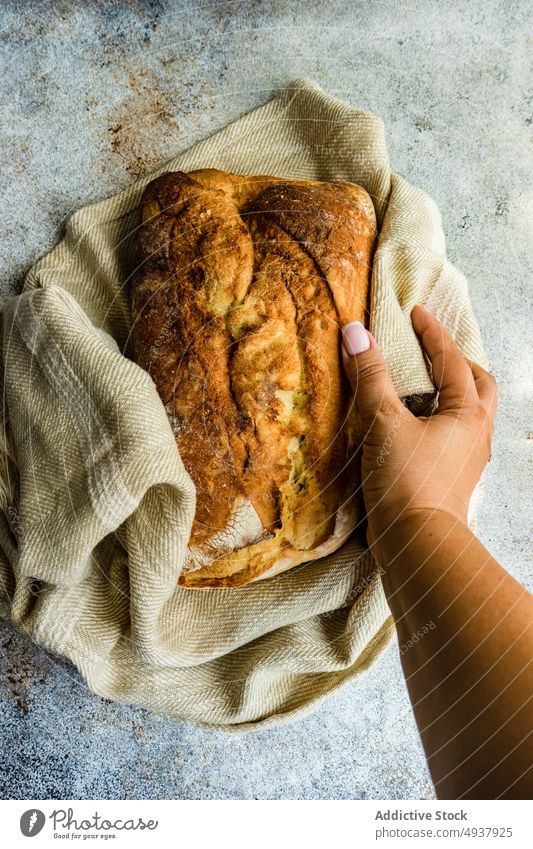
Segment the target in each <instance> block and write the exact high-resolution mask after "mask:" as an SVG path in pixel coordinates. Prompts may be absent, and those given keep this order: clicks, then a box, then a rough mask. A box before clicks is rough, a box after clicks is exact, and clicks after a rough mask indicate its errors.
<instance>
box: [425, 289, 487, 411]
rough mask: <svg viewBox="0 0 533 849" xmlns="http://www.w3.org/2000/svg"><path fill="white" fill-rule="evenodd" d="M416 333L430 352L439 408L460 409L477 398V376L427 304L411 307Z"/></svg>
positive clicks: (428, 352)
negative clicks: (425, 305) (475, 378)
mask: <svg viewBox="0 0 533 849" xmlns="http://www.w3.org/2000/svg"><path fill="white" fill-rule="evenodd" d="M411 320H412V322H413V328H414V330H415V333H416V334H417V336H418V337H419V338H420V341H421V343H422V347H423V348H424V351H425V352H426V354H427V355H428V357H429V359H430V361H431V366H432V369H433V379H434V382H435V385H436V387H437V389H438V390H439V392H440V395H439V411H442V410H456V409H460V408H461V407H462V406H463V405H464V404H465V402H466V401H473V400H476V399H477V393H476V388H475V384H474V376H473V374H472V371H471V370H470V368H469V365H468V363H467V361H466V360H465V359H464V357H463V356H461V354H460V352H459V350H458V348H457V346H456V345H455V344H454V342H453V340H452V339H451V337H450V335H449V334H448V333H447V331H446V330H445V329H444V327H443V326H442V325H441V324H440V322H438V321H437V319H436V318H435V316H434V315H432V314H431V313H430V312H429V311H428V310H427V309H426V308H425V307H422V306H420V305H419V304H417V305H416V306H415V307H413V309H412V310H411Z"/></svg>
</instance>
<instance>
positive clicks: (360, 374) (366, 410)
mask: <svg viewBox="0 0 533 849" xmlns="http://www.w3.org/2000/svg"><path fill="white" fill-rule="evenodd" d="M342 360H343V363H344V369H345V371H346V375H347V377H348V380H349V381H350V385H351V387H352V390H353V393H354V398H355V403H356V406H357V409H358V411H359V415H360V416H361V421H362V423H363V427H364V429H365V430H369V429H370V428H371V427H372V424H373V423H374V421H375V419H376V417H378V415H380V414H381V415H383V416H384V417H386V418H388V417H389V416H390V415H391V414H394V413H399V412H401V413H405V407H404V406H403V404H402V402H401V401H400V399H399V398H398V395H397V394H396V390H395V389H394V386H393V384H392V380H391V379H390V375H389V372H388V369H387V365H386V363H385V359H384V357H383V354H382V353H381V350H380V348H379V345H378V343H377V342H376V340H375V339H374V337H373V336H372V334H371V333H369V332H368V330H365V328H364V327H363V325H362V324H361V322H360V321H352V322H350V324H345V325H344V327H343V328H342Z"/></svg>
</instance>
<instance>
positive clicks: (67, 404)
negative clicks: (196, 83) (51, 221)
mask: <svg viewBox="0 0 533 849" xmlns="http://www.w3.org/2000/svg"><path fill="white" fill-rule="evenodd" d="M205 167H216V168H221V169H224V170H227V171H233V172H236V173H252V174H253V173H259V174H273V175H276V176H285V177H289V178H300V179H302V178H303V179H310V180H351V181H353V182H355V183H359V184H361V185H362V186H364V187H365V188H366V189H367V191H368V192H369V193H370V195H371V196H372V198H373V201H374V204H375V207H376V211H377V215H378V221H379V226H380V238H379V244H378V248H377V252H376V256H375V263H374V270H373V277H372V301H371V312H370V326H371V329H372V331H373V333H374V334H375V335H376V337H377V338H378V340H379V342H380V343H381V345H382V347H383V349H384V352H385V355H386V357H387V360H388V363H389V366H390V369H391V373H392V377H393V380H394V383H395V386H396V389H397V390H398V392H399V393H400V395H402V396H404V397H405V396H411V395H422V396H426V395H428V394H430V393H432V392H433V387H432V384H431V381H430V379H429V376H428V373H427V369H426V365H425V362H424V358H423V356H422V354H421V351H420V348H419V345H418V342H417V340H416V337H415V336H414V334H413V331H412V328H411V324H410V321H409V311H410V308H411V307H412V305H413V304H414V303H416V302H424V303H426V304H427V305H428V306H429V308H430V309H431V310H432V311H433V312H434V313H435V314H436V315H437V316H438V318H439V319H441V320H442V321H443V322H444V324H445V325H446V326H447V328H448V329H449V331H450V332H451V334H452V336H454V337H455V339H456V340H457V342H458V344H459V346H460V347H461V349H462V350H463V352H464V353H465V354H466V355H467V356H468V357H470V358H472V359H474V360H477V361H478V362H481V363H483V362H484V354H483V350H482V346H481V341H480V337H479V332H478V328H477V325H476V322H475V320H474V317H473V315H472V310H471V307H470V302H469V299H468V292H467V286H466V282H465V280H464V278H463V277H462V276H461V275H460V274H459V272H457V271H456V270H455V269H454V268H453V267H452V266H451V265H450V264H449V262H448V261H447V259H446V255H445V247H444V238H443V233H442V229H441V224H440V218H439V213H438V210H437V208H436V207H435V204H434V203H433V202H432V201H431V200H430V198H429V197H428V196H427V195H426V194H424V192H422V191H420V190H419V189H417V188H414V187H413V186H411V185H410V184H409V183H408V182H407V181H406V180H404V179H403V178H401V177H399V176H396V175H394V174H392V173H391V171H390V169H389V164H388V159H387V152H386V148H385V141H384V130H383V125H382V122H381V121H380V120H379V119H378V118H375V117H374V116H372V115H369V114H367V113H365V112H360V111H358V110H357V109H354V108H353V107H351V106H348V105H346V104H345V103H343V102H341V101H339V100H337V99H336V98H334V97H330V96H329V95H327V94H325V93H324V92H322V91H321V90H320V88H318V86H316V85H315V84H314V83H312V82H310V81H307V80H298V81H296V82H295V83H294V84H293V85H291V86H290V87H289V88H288V89H287V90H285V91H283V92H282V93H281V94H280V95H279V96H278V97H276V98H275V99H274V100H272V101H271V102H269V103H267V104H266V105H265V106H262V107H261V108H259V109H256V110H255V111H254V112H251V113H250V114H248V115H245V116H244V117H243V118H241V119H239V120H238V121H236V122H235V123H234V124H232V125H231V126H229V127H226V128H225V129H224V130H222V131H221V132H219V133H217V134H216V135H214V136H213V137H211V138H209V139H207V140H206V141H204V142H201V143H200V144H197V145H196V146H195V147H194V148H192V149H191V150H188V151H186V152H185V153H183V154H181V155H179V156H177V157H176V158H175V159H173V160H171V161H170V162H168V163H167V164H166V165H165V166H164V167H163V168H161V169H160V171H159V172H157V173H162V172H163V171H165V170H173V169H174V170H176V169H183V170H190V169H193V168H205ZM154 176H155V175H154V174H150V175H149V176H148V177H146V178H144V179H142V180H139V181H138V182H137V183H136V184H135V185H133V186H132V187H131V188H129V189H127V190H126V191H123V192H121V193H120V194H118V195H116V196H115V197H113V198H110V199H109V200H106V201H103V202H101V203H97V204H94V205H92V206H89V207H86V208H84V209H81V210H80V211H79V212H77V213H76V214H75V215H73V216H72V218H71V219H70V221H69V223H68V225H67V228H66V234H65V238H64V239H63V241H62V242H61V243H60V244H59V245H57V247H56V248H55V249H54V250H53V251H52V252H51V253H50V254H48V256H46V257H44V258H43V259H41V260H40V261H39V262H38V263H37V264H36V265H35V266H34V267H33V268H32V269H31V271H30V272H29V274H28V277H27V280H26V283H25V287H24V291H23V293H22V295H20V296H19V297H17V298H14V299H12V300H11V301H10V302H9V303H8V304H7V306H6V308H5V311H4V323H3V368H4V398H5V410H4V415H5V416H6V426H7V425H8V427H6V440H5V446H4V451H3V452H1V458H2V474H1V478H2V487H1V495H2V503H1V505H0V507H1V510H0V568H1V572H0V577H1V581H2V583H1V586H0V591H1V602H0V603H1V613H2V615H4V616H6V617H8V618H10V619H11V621H12V622H13V623H14V624H15V625H16V626H17V627H18V628H20V629H21V630H23V631H25V632H26V633H27V634H28V635H29V636H30V637H31V638H32V639H33V640H35V641H36V642H38V643H40V644H41V645H43V646H44V647H46V648H47V649H51V650H52V651H55V652H58V653H60V654H61V655H64V656H66V657H67V658H69V659H70V660H71V661H72V662H73V663H74V664H75V665H76V666H77V667H78V669H79V670H80V671H81V673H82V675H83V676H84V678H85V680H86V681H87V683H88V685H89V687H90V688H91V689H92V690H94V691H95V692H96V693H99V694H101V695H102V696H105V697H107V698H111V699H117V700H120V701H125V702H130V703H132V704H136V705H141V706H142V707H145V708H149V709H151V710H154V711H157V712H158V713H161V714H166V715H168V716H171V717H174V718H177V719H183V720H187V721H190V722H194V723H198V724H205V725H210V726H216V727H224V728H235V727H240V728H242V727H246V726H249V725H252V724H253V725H255V724H258V723H262V724H263V725H265V724H271V723H273V722H276V721H279V720H282V719H287V718H294V717H296V716H299V715H302V714H303V713H304V712H305V711H307V710H308V709H309V708H310V706H311V705H313V704H316V703H317V702H318V701H319V700H320V699H321V698H322V697H323V696H325V695H326V694H327V693H330V692H331V691H333V690H334V689H336V688H337V687H339V686H340V685H342V684H343V682H345V681H347V680H349V679H351V678H353V677H354V676H357V675H359V674H360V673H361V672H362V671H364V670H365V669H367V668H368V666H369V665H370V664H371V663H372V662H373V661H374V660H375V659H376V657H377V656H378V655H379V653H380V652H381V650H382V649H383V648H384V646H385V645H386V644H387V641H388V640H389V637H390V634H391V630H392V624H391V620H390V618H389V613H388V608H387V605H386V602H385V599H384V596H383V593H382V589H381V584H380V579H379V575H378V574H377V571H376V569H375V565H374V564H373V562H372V559H371V557H370V556H369V554H368V552H367V551H366V550H365V547H364V540H363V539H362V537H357V536H356V537H355V538H354V539H352V540H350V541H349V542H348V543H346V544H345V545H344V547H343V548H342V549H341V550H340V551H338V552H337V553H335V554H334V555H331V556H329V557H327V558H325V559H323V560H321V561H318V562H316V563H314V564H311V565H307V566H305V567H304V568H300V569H295V570H293V571H292V572H287V573H285V574H283V575H280V576H279V577H276V578H272V579H270V580H266V581H261V582H258V583H254V584H251V585H249V586H246V587H243V588H240V589H211V590H209V589H207V590H190V589H185V588H181V587H177V585H176V582H177V579H178V575H179V573H180V568H181V565H182V563H183V558H184V553H185V549H186V545H187V539H188V533H189V529H190V525H191V521H192V517H193V513H194V497H195V496H194V488H193V486H192V483H191V481H190V479H189V477H188V475H187V473H186V472H185V469H184V467H183V465H182V462H181V459H180V457H179V454H178V451H177V448H176V445H175V442H174V439H173V436H172V432H171V429H170V425H169V423H168V421H167V419H166V416H165V411H164V409H163V406H162V404H161V402H160V400H159V397H158V395H157V392H156V390H155V386H154V384H153V383H152V380H151V379H150V377H149V376H148V374H146V373H145V372H143V371H142V370H141V369H140V368H139V367H138V366H137V365H135V364H134V363H133V362H132V361H131V360H130V359H129V358H128V354H129V346H128V335H129V330H130V315H129V302H128V275H129V273H130V271H131V267H132V265H131V263H132V242H133V235H134V231H135V228H136V226H137V209H138V204H139V200H140V197H141V194H142V191H143V189H144V187H145V185H146V183H147V182H148V181H149V180H150V179H152V178H153V177H154ZM2 430H4V429H3V428H2Z"/></svg>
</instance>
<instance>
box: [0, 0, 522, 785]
mask: <svg viewBox="0 0 533 849" xmlns="http://www.w3.org/2000/svg"><path fill="white" fill-rule="evenodd" d="M528 7H529V4H528V3H527V0H520V2H509V0H507V2H494V0H491V1H490V2H488V3H487V2H486V0H473V2H471V3H469V4H463V3H458V2H451V3H449V4H441V3H437V2H424V1H423V0H412V2H411V3H410V4H408V5H407V6H405V5H404V6H403V7H402V9H401V12H400V10H399V7H398V4H397V3H396V2H393V0H384V2H381V1H380V0H377V2H375V3H373V4H371V5H370V4H367V3H363V2H353V0H351V2H350V0H348V2H346V1H345V2H328V3H320V2H317V1H316V0H306V2H295V0H284V1H283V2H253V0H248V2H228V3H223V2H219V3H205V4H203V5H200V4H197V3H192V2H191V3H183V2H176V3H170V2H150V0H137V1H136V2H135V0H129V2H122V3H118V2H115V3H113V2H84V3H82V2H79V3H75V2H74V3H73V2H70V3H69V2H56V3H54V5H53V6H52V5H51V4H47V3H42V2H34V3H24V2H6V3H4V4H3V7H2V12H1V20H0V27H1V31H0V44H1V56H2V59H1V62H2V69H3V70H2V75H1V82H0V103H1V108H2V114H3V116H4V121H3V122H2V129H1V146H0V159H1V169H0V173H1V176H0V182H1V193H0V194H1V198H2V199H1V201H0V202H1V204H2V207H1V211H2V222H3V228H2V229H3V233H2V248H3V250H2V256H3V262H2V266H1V268H0V276H1V284H2V294H3V297H4V298H5V297H7V296H8V295H9V294H13V293H16V292H17V291H18V289H19V287H20V285H21V281H22V277H23V274H24V272H25V271H26V270H27V268H28V267H29V266H30V265H31V264H32V263H33V262H34V261H35V259H37V258H38V257H39V256H40V255H41V254H43V253H45V252H46V251H47V250H48V249H49V248H51V247H52V245H53V244H54V243H55V242H56V241H57V239H58V237H59V236H60V234H61V232H62V227H63V223H64V221H65V219H66V218H67V217H68V215H69V214H70V213H71V212H72V211H73V210H74V209H76V208H77V207H79V206H81V205H84V204H86V203H87V202H89V201H92V200H97V199H100V198H103V197H105V196H106V195H108V194H111V193H114V192H115V191H117V190H118V189H119V188H121V187H123V186H126V185H128V183H129V182H131V180H132V179H134V177H135V176H137V175H139V174H141V173H145V172H146V171H148V170H149V169H150V168H152V167H153V166H155V165H156V164H158V163H160V162H161V161H164V160H165V159H167V158H169V157H170V156H171V155H173V154H175V153H176V152H178V151H179V150H183V149H185V148H186V147H188V146H190V145H191V144H193V143H194V142H195V141H197V140H199V139H200V138H203V137H205V136H206V135H208V134H210V133H212V132H213V131H214V130H216V129H217V128H219V127H221V126H223V125H224V124H226V123H228V122H229V121H231V120H233V119H235V118H237V117H238V116H239V115H241V114H242V113H244V112H246V111H248V110H249V109H250V108H253V107H254V106H257V105H260V104H261V103H263V102H265V101H266V100H267V99H269V98H270V97H271V96H272V95H274V94H275V93H276V91H278V90H279V89H280V88H281V87H283V86H284V85H286V84H288V83H289V82H290V81H291V80H293V79H294V78H296V77H300V76H308V77H311V78H313V79H314V80H315V81H316V82H318V83H319V84H320V85H321V86H322V87H323V88H325V89H326V90H327V91H329V92H331V93H333V94H337V95H338V96H340V97H343V98H345V99H346V100H348V101H349V102H350V103H352V104H354V105H356V106H360V107H362V108H364V109H368V110H370V111H373V112H375V113H376V114H379V115H380V116H381V117H382V118H383V119H384V121H385V124H386V128H387V138H388V144H389V151H390V155H391V160H392V164H393V168H394V170H396V171H398V172H400V173H402V174H404V175H405V176H406V177H408V179H409V180H411V181H412V182H414V183H417V184H419V185H421V186H422V187H423V188H425V189H426V190H427V191H428V192H429V193H430V194H431V195H432V196H433V197H434V199H435V200H436V201H437V203H438V204H439V206H440V209H441V211H442V215H443V222H444V229H445V232H446V236H447V240H448V251H449V255H450V257H451V259H452V261H454V262H455V263H456V264H457V265H458V266H459V267H460V268H461V269H462V270H463V271H464V272H465V273H466V275H467V277H468V278H469V281H470V285H471V294H472V300H473V303H474V307H475V309H476V312H477V315H478V317H479V321H480V325H481V328H482V332H483V336H484V339H485V342H486V346H487V349H488V352H489V356H490V360H491V364H492V369H493V371H494V373H495V375H496V377H497V378H498V381H499V387H500V411H499V416H498V421H497V433H496V440H495V445H494V453H493V460H492V462H491V464H490V466H489V469H488V473H487V476H486V493H487V494H486V497H485V501H484V504H483V507H482V511H481V515H480V520H479V534H480V537H481V539H482V540H483V541H484V543H485V544H486V545H487V546H488V547H489V549H490V550H491V551H492V552H493V553H494V555H495V556H496V557H497V558H498V559H499V560H500V561H501V562H503V563H504V564H505V565H506V566H507V567H508V568H509V569H510V571H512V572H513V574H515V575H516V576H517V577H518V578H519V579H520V580H522V581H523V582H524V583H525V584H527V585H528V586H531V571H530V566H529V565H528V556H529V549H528V537H529V536H530V533H531V508H530V507H529V508H528V507H527V502H528V499H527V494H528V487H529V489H530V488H531V452H532V450H533V439H532V438H531V437H532V434H531V431H532V430H533V424H532V423H531V420H529V421H528V415H529V416H530V415H531V409H529V410H528V403H529V404H530V402H531V389H530V387H531V374H532V373H533V361H532V356H531V349H530V348H529V347H528V336H529V335H530V328H531V307H532V285H531V279H532V275H531V272H532V268H531V266H532V261H531V260H532V257H531V249H530V241H531V221H532V217H533V186H532V181H531V173H532V165H533V162H532V155H531V140H532V139H531V135H532V111H531V110H532V104H531V91H532V90H533V87H532V79H531V65H530V64H529V65H528V56H527V51H528V44H529V47H530V45H531V40H530V39H529V42H528V30H529V31H530V30H531V23H532V21H531V15H530V13H529V11H528ZM528 386H529V389H528ZM528 510H529V513H528V512H527V511H528ZM0 647H1V648H0V665H1V669H0V699H1V702H2V715H3V721H2V727H1V729H0V745H1V749H2V751H1V755H0V760H1V763H2V767H1V777H0V783H1V788H0V795H1V796H2V797H3V798H431V796H432V789H431V783H430V781H429V778H428V774H427V770H426V766H425V761H424V758H423V755H422V751H421V748H420V745H419V742H418V738H417V735H416V729H415V724H414V720H413V718H412V714H411V710H410V707H409V702H408V699H407V693H406V689H405V684H404V681H403V678H402V675H401V669H400V664H399V659H398V654H397V649H396V647H395V646H393V647H391V648H390V649H389V650H388V651H387V652H386V653H385V655H384V656H383V657H382V658H381V659H380V661H379V662H378V663H377V664H376V665H375V666H374V667H373V669H372V670H371V671H370V672H369V673H368V674H367V675H366V676H365V678H364V679H360V680H359V681H356V682H353V683H352V684H350V685H348V686H347V687H346V688H345V689H344V690H343V691H342V692H340V693H337V694H336V695H334V696H332V697H331V698H330V699H329V701H327V702H326V703H325V704H324V705H322V707H321V708H320V709H319V710H318V712H316V713H315V714H314V715H312V716H310V717H308V718H307V719H305V720H303V721H301V722H299V723H297V724H294V725H290V726H286V727H284V728H281V729H278V730H271V731H263V732H260V733H252V734H246V735H228V734H223V733H215V732H207V731H200V730H198V729H194V728H190V727H187V726H184V725H181V724H179V723H173V722H169V721H168V720H165V719H162V718H160V717H157V716H153V715H149V714H147V713H146V712H144V711H141V710H137V709H133V708H129V707H127V706H122V705H117V704H111V703H108V702H104V701H102V700H101V699H99V698H97V697H95V696H93V695H92V694H91V693H90V692H88V690H87V688H86V687H85V685H84V684H83V682H82V681H81V680H80V678H79V676H78V675H77V674H76V673H75V672H74V671H73V670H72V669H71V668H70V667H69V666H68V664H66V663H64V662H62V661H61V660H58V659H57V658H51V657H49V656H48V655H46V654H45V653H43V652H42V651H41V650H40V649H39V648H38V647H36V646H33V645H31V644H30V643H28V642H27V641H26V640H25V639H24V638H23V637H21V636H20V635H18V634H16V633H15V632H14V631H13V630H12V629H11V628H10V627H9V626H8V625H6V624H5V623H2V624H1V626H0Z"/></svg>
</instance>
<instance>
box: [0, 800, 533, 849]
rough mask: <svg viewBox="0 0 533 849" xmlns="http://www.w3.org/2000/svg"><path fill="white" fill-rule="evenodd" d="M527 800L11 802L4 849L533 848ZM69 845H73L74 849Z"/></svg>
mask: <svg viewBox="0 0 533 849" xmlns="http://www.w3.org/2000/svg"><path fill="white" fill-rule="evenodd" d="M530 810H531V807H530V803H528V802H520V801H499V802H425V801H424V802H415V801H404V802H402V801H395V802H387V801H384V802H379V801H316V802H313V801H302V802H299V801H289V800H287V801H231V800H225V801H178V800H172V801H147V800H144V801H141V800H137V801H120V800H117V801H110V800H102V801H97V800H94V801H70V802H69V801H53V800H52V801H38V800H33V801H22V802H20V801H3V802H0V813H1V815H2V832H1V833H2V845H3V846H5V847H9V849H11V847H15V846H26V847H28V846H29V845H31V846H32V847H34V849H38V847H41V846H42V847H44V846H52V845H53V846H56V847H57V846H61V845H65V844H66V845H72V844H78V845H80V846H81V845H85V846H87V845H88V844H90V845H93V846H95V845H96V846H102V845H103V844H104V843H105V844H106V845H107V846H116V847H117V849H118V847H126V846H144V847H149V846H157V847H167V846H176V847H179V846H190V847H193V849H204V847H206V849H207V847H210V849H211V847H213V846H216V849H226V847H227V849H241V847H242V849H250V847H253V849H263V847H264V849H272V847H273V846H274V847H275V849H285V847H291V848H292V849H303V847H305V849H314V848H315V847H324V846H326V847H328V849H329V847H335V845H336V844H337V845H339V846H341V845H342V847H343V849H346V847H354V849H366V847H369V846H376V847H383V849H387V847H402V846H408V847H410V849H425V847H452V846H461V847H468V846H486V847H494V849H496V847H520V849H522V847H524V849H525V847H528V849H529V847H531V846H533V839H532V835H531V825H530V822H529V816H528V812H530ZM33 839H35V843H31V842H30V841H32V840H33ZM67 841H68V843H67Z"/></svg>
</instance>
